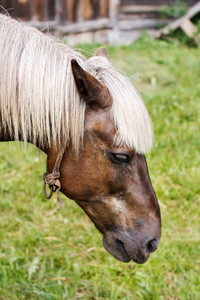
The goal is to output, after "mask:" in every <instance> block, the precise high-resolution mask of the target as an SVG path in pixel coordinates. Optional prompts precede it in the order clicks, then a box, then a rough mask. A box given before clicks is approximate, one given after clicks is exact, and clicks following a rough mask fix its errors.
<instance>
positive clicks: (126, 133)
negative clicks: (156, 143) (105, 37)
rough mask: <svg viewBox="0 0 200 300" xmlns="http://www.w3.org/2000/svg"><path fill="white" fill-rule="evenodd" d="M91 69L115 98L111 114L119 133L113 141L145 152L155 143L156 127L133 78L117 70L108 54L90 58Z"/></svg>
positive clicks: (89, 65) (113, 98)
mask: <svg viewBox="0 0 200 300" xmlns="http://www.w3.org/2000/svg"><path fill="white" fill-rule="evenodd" d="M87 64H88V67H89V70H90V72H91V73H92V74H93V75H94V76H95V77H96V78H97V79H98V80H100V81H102V82H103V83H104V84H105V85H106V86H107V88H108V90H109V92H110V95H111V97H112V101H113V104H112V110H111V114H112V117H113V119H114V123H115V128H116V131H117V133H116V136H115V138H114V142H115V143H116V144H117V145H124V146H127V147H130V148H134V149H135V151H136V152H138V153H141V154H144V153H146V152H148V151H149V150H150V148H151V147H152V144H153V129H152V123H151V119H150V117H149V114H148V112H147V109H146V107H145V105H144V103H143V101H142V99H141V96H140V94H139V93H138V91H137V89H136V88H135V87H134V85H133V83H132V82H131V80H130V79H129V78H127V77H125V76H124V75H123V74H122V73H120V72H119V71H116V70H115V69H114V68H113V67H112V65H111V64H110V63H109V61H108V59H107V58H105V57H99V56H94V57H91V58H90V59H89V60H88V61H87Z"/></svg>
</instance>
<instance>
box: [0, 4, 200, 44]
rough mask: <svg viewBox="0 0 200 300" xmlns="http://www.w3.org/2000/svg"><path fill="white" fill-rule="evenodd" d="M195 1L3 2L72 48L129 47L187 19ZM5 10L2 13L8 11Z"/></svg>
mask: <svg viewBox="0 0 200 300" xmlns="http://www.w3.org/2000/svg"><path fill="white" fill-rule="evenodd" d="M196 3H198V1H195V0H185V1H179V0H175V1H172V0H167V1H164V0H152V1H148V0H101V1H100V0H0V5H1V6H2V7H3V8H4V9H5V10H7V12H8V13H9V14H10V15H11V16H12V17H15V18H20V19H21V20H22V21H24V22H27V23H29V24H30V25H32V26H35V27H37V28H38V29H41V30H43V31H50V32H51V33H53V34H56V35H57V36H59V37H63V36H66V37H67V41H68V44H70V45H75V44H77V43H91V42H93V43H109V44H127V43H131V42H133V41H135V40H136V39H138V37H140V33H141V30H146V31H147V32H148V33H149V34H151V35H154V34H155V32H156V31H157V30H158V29H159V28H162V27H163V26H165V25H167V24H169V23H170V22H171V21H172V20H173V19H176V18H179V17H181V16H182V15H184V14H185V13H186V12H187V10H188V9H189V8H191V7H192V6H193V5H194V4H196ZM3 8H1V9H0V11H3V10H4V9H3Z"/></svg>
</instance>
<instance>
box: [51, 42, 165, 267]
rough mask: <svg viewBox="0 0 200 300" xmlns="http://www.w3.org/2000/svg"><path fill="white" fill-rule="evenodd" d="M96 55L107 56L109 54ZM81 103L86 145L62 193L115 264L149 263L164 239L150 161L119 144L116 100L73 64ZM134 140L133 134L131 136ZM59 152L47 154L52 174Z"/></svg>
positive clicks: (69, 153) (70, 153) (68, 158)
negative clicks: (96, 234) (98, 235)
mask: <svg viewBox="0 0 200 300" xmlns="http://www.w3.org/2000/svg"><path fill="white" fill-rule="evenodd" d="M96 55H102V56H104V57H106V56H107V54H106V51H105V49H104V48H101V49H100V50H98V52H97V53H96ZM71 67H72V74H73V77H74V81H75V84H76V87H77V91H78V93H79V95H80V98H81V101H84V102H85V103H86V113H85V128H84V138H83V144H82V146H81V147H80V149H79V152H78V154H77V153H76V151H74V149H73V146H72V145H71V144H69V146H68V147H67V148H66V151H65V154H64V156H63V159H62V163H61V167H60V174H61V177H60V182H61V191H62V192H63V193H64V194H65V195H66V196H67V197H69V198H71V199H73V200H75V201H76V202H77V204H78V205H79V206H80V207H81V208H82V209H83V210H84V211H85V212H86V214H87V215H88V216H89V217H90V219H91V220H92V221H93V223H94V224H95V226H96V227H97V229H98V230H99V231H100V232H101V233H102V234H103V245H104V247H105V249H106V250H107V251H108V252H109V253H110V254H112V255H113V256H114V257H115V258H116V259H118V260H120V261H123V262H129V261H130V260H131V259H132V260H133V261H135V262H136V263H144V262H145V261H146V260H147V259H148V257H149V255H150V253H152V252H154V251H155V250H156V249H157V247H158V243H159V240H160V236H161V216H160V209H159V204H158V201H157V198H156V195H155V192H154V190H153V187H152V184H151V181H150V178H149V174H148V168H147V164H146V159H145V155H144V154H143V153H140V152H139V151H137V150H136V149H134V148H132V147H130V146H126V145H125V144H124V143H117V142H116V135H117V129H116V124H115V121H114V120H113V117H112V114H113V112H112V109H113V99H112V97H111V94H110V91H109V90H108V88H107V87H106V85H105V84H104V82H101V81H100V80H97V79H96V78H95V77H94V76H93V75H91V74H90V73H88V72H87V71H85V70H83V69H82V68H81V67H80V65H79V64H78V63H77V61H76V60H72V61H71ZM132 134H133V135H134V131H133V133H132ZM57 152H58V151H57V150H56V149H55V148H49V149H48V151H47V154H48V158H47V168H48V171H49V172H50V171H52V169H53V166H54V163H55V160H56V157H57Z"/></svg>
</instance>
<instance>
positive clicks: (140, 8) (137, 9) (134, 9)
mask: <svg viewBox="0 0 200 300" xmlns="http://www.w3.org/2000/svg"><path fill="white" fill-rule="evenodd" d="M159 8H160V5H125V6H122V7H121V9H120V11H121V12H122V13H124V14H134V13H148V12H158V11H159Z"/></svg>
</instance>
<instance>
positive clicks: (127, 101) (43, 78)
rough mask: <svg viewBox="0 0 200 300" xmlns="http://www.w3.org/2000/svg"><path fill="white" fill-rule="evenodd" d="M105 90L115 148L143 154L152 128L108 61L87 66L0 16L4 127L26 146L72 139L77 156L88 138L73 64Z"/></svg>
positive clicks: (98, 59) (137, 99)
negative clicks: (75, 61) (84, 137)
mask: <svg viewBox="0 0 200 300" xmlns="http://www.w3.org/2000/svg"><path fill="white" fill-rule="evenodd" d="M72 59H76V60H77V62H78V63H79V64H80V65H81V67H82V68H83V69H85V70H86V71H88V72H90V73H91V74H92V75H93V76H95V77H96V78H97V79H98V80H100V81H103V82H104V84H105V85H106V86H107V88H108V90H109V92H110V95H111V97H112V99H113V105H112V110H111V114H112V117H113V119H114V123H115V127H116V131H117V134H116V137H115V142H116V143H117V144H124V145H126V146H128V147H130V148H134V149H135V150H136V151H137V152H138V153H145V152H146V151H148V150H149V149H150V147H151V145H152V140H153V134H152V125H151V121H150V118H149V115H148V112H147V110H146V108H145V105H144V104H143V101H142V100H141V97H140V96H139V94H138V92H137V91H136V89H135V88H134V86H133V85H132V83H131V82H130V80H129V79H128V78H126V77H125V76H123V75H122V74H121V73H119V72H117V71H116V70H115V69H114V68H113V67H112V66H111V64H110V63H109V61H108V60H107V59H106V58H104V57H99V56H95V57H92V58H90V59H89V60H86V59H85V58H84V57H83V56H82V55H81V54H80V53H78V52H75V51H73V50H72V49H70V48H69V47H68V46H66V45H64V44H62V43H58V42H56V41H55V39H54V38H52V37H48V36H45V35H43V34H42V33H40V32H39V31H38V30H36V29H34V28H30V27H27V26H25V25H23V24H21V23H19V22H17V21H15V20H12V19H11V18H8V17H6V16H4V15H0V66H1V67H0V103H1V111H0V113H1V118H0V122H2V124H1V123H0V127H1V126H3V124H4V126H5V124H6V127H7V128H8V130H10V132H13V130H14V133H13V135H14V139H15V140H18V139H19V137H20V138H22V139H23V140H24V141H25V142H26V141H29V140H31V141H32V142H33V143H36V142H37V144H39V145H42V146H46V145H47V144H49V145H50V143H52V139H53V143H55V144H56V143H62V142H63V141H67V140H69V139H70V141H71V143H72V145H73V147H74V148H75V150H77V151H78V149H79V147H80V145H81V141H82V140H83V135H84V120H85V103H84V102H83V101H80V97H79V95H78V92H77V90H76V87H75V83H74V78H73V76H72V70H71V64H70V62H71V60H72Z"/></svg>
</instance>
